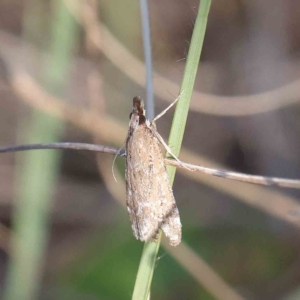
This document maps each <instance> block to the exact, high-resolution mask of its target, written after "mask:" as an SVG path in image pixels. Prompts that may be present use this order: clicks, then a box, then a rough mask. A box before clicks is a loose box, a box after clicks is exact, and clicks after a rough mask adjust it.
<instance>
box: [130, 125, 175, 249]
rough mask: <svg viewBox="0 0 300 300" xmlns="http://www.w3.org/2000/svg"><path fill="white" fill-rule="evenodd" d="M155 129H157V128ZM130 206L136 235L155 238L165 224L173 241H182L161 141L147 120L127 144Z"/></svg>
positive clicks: (173, 242) (165, 230)
mask: <svg viewBox="0 0 300 300" xmlns="http://www.w3.org/2000/svg"><path fill="white" fill-rule="evenodd" d="M154 130H155V129H154ZM126 150H127V152H128V153H127V156H126V178H127V180H126V188H127V208H128V212H129V216H130V219H131V224H132V229H133V233H134V236H135V237H136V238H137V239H139V240H141V241H148V240H149V239H150V238H155V237H156V235H157V233H158V230H159V229H160V228H161V229H162V230H163V231H164V233H165V235H166V236H167V237H168V238H169V241H170V244H171V245H174V246H176V245H178V244H179V243H180V241H181V223H180V218H179V212H178V209H177V206H176V203H175V199H174V196H173V192H172V189H171V187H170V182H169V177H168V174H167V172H166V168H165V164H164V159H163V155H162V152H161V149H160V144H159V141H158V140H157V138H156V137H155V136H154V135H153V132H152V130H151V129H150V128H148V127H147V126H146V125H145V124H144V125H140V126H138V127H137V128H136V129H135V131H134V132H133V134H132V135H131V136H128V138H127V144H126Z"/></svg>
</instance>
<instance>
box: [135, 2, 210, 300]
mask: <svg viewBox="0 0 300 300" xmlns="http://www.w3.org/2000/svg"><path fill="white" fill-rule="evenodd" d="M210 5H211V0H202V1H201V2H200V5H199V9H198V14H197V18H196V23H195V26H194V30H193V35H192V39H191V43H190V48H189V52H188V56H187V62H186V66H185V70H184V74H183V80H182V84H181V89H180V95H181V97H180V100H179V101H178V103H177V105H176V110H175V114H174V118H173V122H172V127H171V132H170V136H169V146H170V147H171V149H172V151H173V153H174V154H175V155H177V156H178V155H179V152H180V148H181V144H182V140H183V135H184V129H185V125H186V120H187V116H188V111H189V103H190V100H191V97H192V93H193V88H194V83H195V78H196V74H197V69H198V64H199V60H200V55H201V51H202V46H203V40H204V35H205V31H206V25H207V18H208V13H209V9H210ZM167 171H168V175H169V177H170V181H171V183H172V184H173V182H174V178H175V172H176V168H174V167H167ZM160 237H161V233H160ZM159 246H160V238H159V241H158V242H157V243H154V242H148V243H145V245H144V248H143V252H142V256H141V261H140V265H139V269H138V273H137V278H136V282H135V286H134V291H133V296H132V299H133V300H146V299H148V297H149V293H150V288H151V282H152V277H153V272H154V268H155V264H156V259H157V253H158V250H159Z"/></svg>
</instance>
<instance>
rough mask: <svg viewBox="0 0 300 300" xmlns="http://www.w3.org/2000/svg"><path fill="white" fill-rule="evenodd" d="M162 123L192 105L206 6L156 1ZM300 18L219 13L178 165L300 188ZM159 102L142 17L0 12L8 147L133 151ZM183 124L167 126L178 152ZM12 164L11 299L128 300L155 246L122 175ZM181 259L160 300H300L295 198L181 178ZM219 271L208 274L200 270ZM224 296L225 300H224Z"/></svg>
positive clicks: (2, 256)
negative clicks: (145, 238)
mask: <svg viewBox="0 0 300 300" xmlns="http://www.w3.org/2000/svg"><path fill="white" fill-rule="evenodd" d="M149 2H150V3H149V9H150V24H151V38H152V54H153V68H154V73H153V81H154V90H155V112H156V114H158V113H159V112H160V111H161V110H163V109H164V108H165V107H166V106H167V105H168V104H169V103H171V102H172V101H173V100H174V99H175V98H176V96H177V94H178V92H179V86H180V83H181V78H182V74H183V70H184V66H185V58H186V54H187V52H188V48H189V41H190V38H191V34H192V30H193V24H194V21H195V17H196V14H197V7H198V4H199V2H198V1H195V0H184V1H182V0H172V1H171V0H162V1H149ZM299 13H300V3H299V1H284V0H273V1H271V0H265V1H258V0H254V1H238V0H235V1H233V0H232V1H228V0H227V1H223V0H219V1H213V3H212V6H211V10H210V14H209V20H208V26H207V31H206V37H205V40H204V48H203V52H202V56H201V61H200V68H199V70H198V75H197V79H196V85H195V91H194V94H193V98H192V102H191V108H190V113H189V119H188V123H187V126H186V132H185V137H184V141H183V148H182V152H181V155H180V158H181V159H182V160H184V161H187V162H191V163H195V164H200V165H204V166H208V167H217V168H222V169H230V170H235V171H239V172H243V173H248V174H258V175H264V176H276V177H285V178H295V179H296V178H299V179H300V161H299V150H300V139H299V131H300V122H299V120H300V119H299V117H300V106H299V100H300V96H299V95H300V79H299V78H300V68H299V66H300V63H299V55H300V51H299V50H300V36H299V26H300V18H299ZM136 95H140V96H142V97H145V67H144V64H143V47H142V31H141V19H140V6H139V2H138V1H133V0H129V1H112V0H110V1H108V0H107V1H96V0H81V1H75V0H69V1H68V0H64V1H62V0H52V1H51V0H49V1H38V0H27V1H25V0H24V1H22V0H10V1H8V0H2V1H0V98H1V100H0V101H1V102H0V145H1V146H6V145H14V144H21V143H33V142H55V141H73V142H90V143H99V144H102V145H107V146H114V147H118V148H120V147H123V146H124V142H125V137H126V133H127V128H128V121H129V114H130V112H131V106H132V98H133V97H134V96H136ZM172 112H173V110H171V111H169V112H168V113H167V114H166V115H165V116H164V117H163V118H162V119H160V120H159V121H158V122H157V127H158V130H159V132H160V133H161V134H162V136H163V137H164V138H165V140H167V137H168V132H169V129H170V125H171V121H172ZM112 161H113V156H111V155H105V154H99V155H97V156H96V155H95V154H94V153H87V152H80V151H62V152H61V151H54V150H51V151H31V152H27V153H25V152H23V153H19V154H15V153H12V154H1V155H0V174H1V180H0V287H1V288H0V290H1V293H0V297H1V298H2V299H5V300H8V299H28V300H31V299H129V298H131V295H132V290H133V286H134V282H135V276H136V272H137V268H138V264H139V260H140V255H141V251H142V247H143V244H142V243H140V242H138V241H136V240H135V238H134V237H133V235H132V231H131V227H130V223H129V218H128V214H127V212H126V209H125V206H124V204H125V185H124V160H123V159H122V158H118V159H117V161H116V166H115V170H116V171H115V172H116V175H117V177H118V182H117V183H116V182H115V181H114V179H113V176H112V171H111V166H112ZM174 195H175V198H176V201H177V205H178V207H179V210H180V215H181V221H182V224H183V243H182V244H181V245H180V246H179V247H177V248H174V249H170V248H169V247H167V246H165V245H166V244H164V246H163V247H161V249H160V254H159V258H160V259H159V260H158V262H157V267H156V269H155V273H154V278H153V285H152V293H151V296H152V298H153V299H202V300H203V299H209V300H211V299H233V298H231V297H229V296H226V291H227V289H229V290H230V291H231V292H232V293H233V294H235V295H236V299H288V300H293V299H299V297H300V255H299V250H300V240H299V237H300V205H299V199H298V198H299V195H300V193H299V192H298V191H296V190H289V189H282V188H281V189H280V188H274V187H273V188H271V187H267V188H266V187H260V186H256V185H251V184H244V183H238V182H232V181H230V180H226V179H220V178H213V177H210V176H207V175H199V174H195V173H191V172H188V171H184V170H178V171H177V175H176V179H175V183H174ZM205 263H207V268H208V269H205V268H202V267H201V266H203V264H205ZM216 295H222V296H216Z"/></svg>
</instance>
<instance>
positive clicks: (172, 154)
mask: <svg viewBox="0 0 300 300" xmlns="http://www.w3.org/2000/svg"><path fill="white" fill-rule="evenodd" d="M152 132H153V134H154V135H155V137H156V138H157V139H158V140H159V141H160V143H161V144H162V145H163V146H164V148H165V149H166V151H167V152H168V153H169V154H170V155H171V156H172V157H173V158H174V159H175V160H176V161H177V162H178V163H179V164H180V165H181V166H182V167H183V168H185V169H187V170H190V171H193V169H192V168H190V167H188V166H187V165H186V164H185V163H183V162H182V161H181V160H180V159H179V158H178V157H177V156H176V155H175V154H174V153H173V152H172V150H171V148H170V147H169V146H168V145H167V144H166V143H165V141H164V139H163V138H162V136H161V135H160V134H159V133H158V132H157V131H154V130H153V131H152Z"/></svg>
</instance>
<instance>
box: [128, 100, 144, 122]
mask: <svg viewBox="0 0 300 300" xmlns="http://www.w3.org/2000/svg"><path fill="white" fill-rule="evenodd" d="M145 113H146V111H145V108H144V100H143V99H142V98H141V97H140V96H138V97H134V98H133V107H132V112H131V114H130V116H129V118H130V119H131V117H132V116H133V115H138V116H139V124H143V123H145V122H146V116H145Z"/></svg>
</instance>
